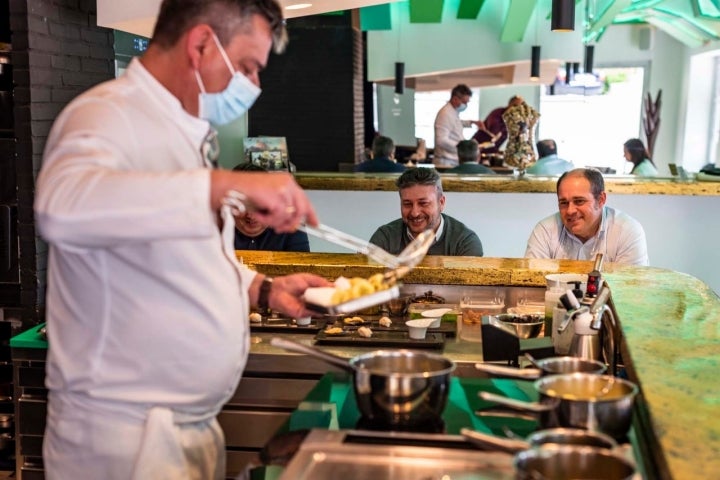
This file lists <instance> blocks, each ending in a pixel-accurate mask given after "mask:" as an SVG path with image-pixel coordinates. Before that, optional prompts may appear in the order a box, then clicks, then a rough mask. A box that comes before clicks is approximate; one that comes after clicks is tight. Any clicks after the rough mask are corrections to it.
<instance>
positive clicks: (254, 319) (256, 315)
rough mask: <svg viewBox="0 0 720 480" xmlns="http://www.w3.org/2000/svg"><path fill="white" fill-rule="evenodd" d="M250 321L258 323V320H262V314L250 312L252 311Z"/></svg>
mask: <svg viewBox="0 0 720 480" xmlns="http://www.w3.org/2000/svg"><path fill="white" fill-rule="evenodd" d="M250 321H251V322H252V323H260V322H262V315H260V314H259V313H257V312H252V313H251V314H250Z"/></svg>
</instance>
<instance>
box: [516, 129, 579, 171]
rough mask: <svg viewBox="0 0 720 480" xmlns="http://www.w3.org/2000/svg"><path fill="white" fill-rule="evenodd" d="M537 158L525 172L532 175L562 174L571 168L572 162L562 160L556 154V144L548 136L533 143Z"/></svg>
mask: <svg viewBox="0 0 720 480" xmlns="http://www.w3.org/2000/svg"><path fill="white" fill-rule="evenodd" d="M535 146H536V147H537V152H538V158H539V160H538V161H537V162H535V163H534V164H533V165H530V166H529V167H528V168H527V169H526V170H525V172H526V173H532V174H533V175H562V174H563V173H565V172H567V171H569V170H572V169H573V164H572V162H568V161H567V160H563V159H562V158H559V157H558V155H557V144H556V143H555V140H553V139H551V138H548V139H545V140H540V141H539V142H537V143H536V144H535Z"/></svg>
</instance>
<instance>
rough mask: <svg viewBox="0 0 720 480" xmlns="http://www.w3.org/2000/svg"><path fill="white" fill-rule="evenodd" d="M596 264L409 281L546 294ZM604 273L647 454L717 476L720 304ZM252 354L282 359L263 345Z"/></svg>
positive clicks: (467, 261) (452, 267) (276, 256)
mask: <svg viewBox="0 0 720 480" xmlns="http://www.w3.org/2000/svg"><path fill="white" fill-rule="evenodd" d="M237 254H238V257H240V258H242V259H243V261H244V262H245V264H247V265H249V266H250V267H252V268H255V269H257V270H258V271H261V272H263V273H267V274H270V275H282V274H286V273H291V272H299V271H311V272H314V273H317V274H319V275H323V276H325V277H327V278H329V279H333V278H335V277H337V276H339V275H345V276H356V275H357V276H369V275H371V274H372V273H376V272H378V271H381V270H382V268H381V267H380V266H379V265H376V264H372V263H371V262H369V261H367V260H366V259H365V257H363V256H361V255H354V254H321V253H308V254H291V253H278V252H249V251H239V252H237ZM591 267H592V262H579V261H565V260H560V261H556V260H533V259H508V258H477V257H426V259H425V260H424V261H423V263H422V264H421V265H420V266H419V267H418V268H417V269H416V270H415V271H413V272H412V273H411V274H410V275H409V276H408V277H406V279H405V282H406V283H407V284H412V283H423V284H439V285H462V284H472V285H507V286H534V287H543V288H544V287H545V278H544V276H545V275H546V274H549V273H567V272H576V273H587V272H589V271H590V270H591ZM604 276H605V279H606V281H607V283H608V285H609V286H610V288H611V291H612V299H613V307H614V310H615V312H616V313H617V315H618V320H619V322H620V324H621V327H622V330H623V334H624V343H623V350H622V354H623V360H624V364H625V366H626V368H627V370H628V374H629V376H630V378H631V379H632V380H634V381H636V382H637V383H638V384H639V385H640V388H641V398H640V399H639V400H640V401H639V402H638V404H639V408H638V409H637V411H638V413H637V417H638V421H639V422H640V423H641V425H642V426H643V428H645V431H644V432H642V434H643V444H644V448H646V449H647V451H646V452H645V453H646V455H650V456H652V457H653V458H654V461H655V462H657V465H656V468H657V471H659V472H660V473H661V478H674V479H683V480H684V479H694V478H697V479H705V478H710V477H712V476H713V475H714V474H713V473H711V472H718V471H720V417H719V416H718V412H720V375H718V367H720V299H718V296H717V295H716V294H715V293H714V292H713V291H712V290H711V289H710V288H708V286H707V285H705V284H704V283H703V282H701V281H700V280H698V279H696V278H694V277H692V276H690V275H686V274H682V273H678V272H674V271H671V270H665V269H659V268H652V267H628V266H619V265H614V264H612V263H607V264H606V265H605V274H604ZM456 348H457V347H446V349H447V350H448V352H447V353H448V356H455V357H456V358H457V359H459V360H463V359H464V360H469V358H463V357H464V356H465V354H466V352H462V351H455V350H456ZM253 353H256V354H260V355H262V354H263V353H266V354H267V353H274V354H277V353H281V352H280V351H278V350H277V349H273V348H272V347H270V346H269V345H267V343H266V342H264V341H263V342H261V343H260V344H258V345H254V346H253ZM336 353H339V352H336ZM344 353H345V355H348V356H352V355H354V354H356V353H355V352H352V351H349V350H347V349H346V350H345V352H344ZM458 355H459V356H458Z"/></svg>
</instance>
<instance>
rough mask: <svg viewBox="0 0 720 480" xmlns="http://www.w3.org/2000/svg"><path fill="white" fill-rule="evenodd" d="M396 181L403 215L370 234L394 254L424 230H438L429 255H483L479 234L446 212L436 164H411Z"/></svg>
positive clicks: (373, 239)
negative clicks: (417, 165)
mask: <svg viewBox="0 0 720 480" xmlns="http://www.w3.org/2000/svg"><path fill="white" fill-rule="evenodd" d="M395 184H396V185H397V186H398V189H399V190H400V213H401V215H402V216H401V218H399V219H397V220H393V221H392V222H390V223H388V224H386V225H383V226H381V227H380V228H378V229H377V230H376V231H375V233H373V235H372V237H371V238H370V243H373V244H375V245H377V246H379V247H380V248H382V249H384V250H385V251H387V252H390V253H392V254H393V255H397V254H399V253H400V252H401V251H402V250H403V249H404V248H405V247H406V246H407V245H408V243H410V242H411V241H412V239H413V238H415V237H416V236H417V235H419V234H420V233H422V232H424V231H425V230H432V231H434V232H435V243H433V245H432V246H431V247H430V249H429V250H428V255H467V256H478V257H482V255H483V249H482V243H481V242H480V238H478V236H477V234H476V233H475V232H473V231H472V230H470V229H469V228H468V227H466V226H465V224H463V223H462V222H460V221H458V220H456V219H454V218H453V217H451V216H449V215H445V214H444V213H442V211H443V210H444V209H445V195H444V194H443V190H442V182H441V180H440V175H439V174H438V173H437V171H436V170H435V169H434V168H426V167H420V168H409V169H408V170H406V171H405V172H404V173H403V174H402V175H400V177H398V179H397V181H396V182H395Z"/></svg>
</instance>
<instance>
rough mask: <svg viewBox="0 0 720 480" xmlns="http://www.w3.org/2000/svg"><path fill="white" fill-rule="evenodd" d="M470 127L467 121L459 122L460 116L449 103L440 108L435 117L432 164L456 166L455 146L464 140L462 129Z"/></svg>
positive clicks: (470, 124) (469, 122) (470, 123)
mask: <svg viewBox="0 0 720 480" xmlns="http://www.w3.org/2000/svg"><path fill="white" fill-rule="evenodd" d="M470 126H472V122H471V121H469V120H460V115H459V114H458V111H457V110H456V109H455V107H453V106H452V104H451V103H450V102H448V103H446V104H445V106H444V107H442V108H441V109H440V110H439V111H438V114H437V116H436V117H435V147H434V149H433V163H434V164H435V165H436V166H438V167H456V166H457V165H458V156H457V144H458V142H460V140H465V137H464V136H463V127H470Z"/></svg>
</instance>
